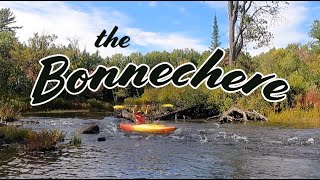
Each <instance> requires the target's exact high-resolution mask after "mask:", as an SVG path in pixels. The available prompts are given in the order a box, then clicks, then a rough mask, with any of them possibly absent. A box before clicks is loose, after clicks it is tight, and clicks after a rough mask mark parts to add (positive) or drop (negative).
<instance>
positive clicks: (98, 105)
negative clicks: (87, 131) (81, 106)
mask: <svg viewBox="0 0 320 180" xmlns="http://www.w3.org/2000/svg"><path fill="white" fill-rule="evenodd" d="M87 103H88V104H89V109H90V110H92V111H99V110H106V111H113V106H112V105H111V104H110V103H107V102H103V101H99V100H96V99H88V100H87Z"/></svg>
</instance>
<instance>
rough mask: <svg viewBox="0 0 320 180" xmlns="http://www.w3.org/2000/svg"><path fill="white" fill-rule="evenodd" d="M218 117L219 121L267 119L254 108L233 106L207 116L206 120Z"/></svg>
mask: <svg viewBox="0 0 320 180" xmlns="http://www.w3.org/2000/svg"><path fill="white" fill-rule="evenodd" d="M215 118H218V122H220V123H231V122H246V121H268V118H267V117H265V116H263V115H262V114H260V113H258V112H256V111H255V110H252V111H246V110H241V109H239V108H236V107H233V108H230V109H229V110H228V111H226V112H224V113H222V114H220V115H218V116H213V117H209V118H208V119H207V120H210V119H215Z"/></svg>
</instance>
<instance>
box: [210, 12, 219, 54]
mask: <svg viewBox="0 0 320 180" xmlns="http://www.w3.org/2000/svg"><path fill="white" fill-rule="evenodd" d="M211 38H212V39H211V46H210V50H211V51H213V50H215V49H216V48H217V47H219V46H220V44H221V43H220V41H219V38H220V37H219V27H218V21H217V16H216V15H214V21H213V31H212V37H211Z"/></svg>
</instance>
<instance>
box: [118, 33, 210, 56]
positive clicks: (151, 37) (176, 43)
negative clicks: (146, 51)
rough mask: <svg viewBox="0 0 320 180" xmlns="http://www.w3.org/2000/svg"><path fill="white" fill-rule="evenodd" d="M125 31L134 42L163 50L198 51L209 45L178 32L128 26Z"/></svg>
mask: <svg viewBox="0 0 320 180" xmlns="http://www.w3.org/2000/svg"><path fill="white" fill-rule="evenodd" d="M124 31H125V32H126V34H128V35H129V36H130V37H132V38H131V41H132V42H134V43H136V44H138V45H140V46H154V47H158V48H160V49H163V50H172V49H184V48H194V49H196V50H198V51H204V50H206V49H208V47H207V46H204V45H202V44H201V42H200V41H199V40H197V39H193V38H188V37H185V36H183V35H181V34H177V33H170V34H163V33H155V32H145V31H142V30H141V29H138V28H126V29H124Z"/></svg>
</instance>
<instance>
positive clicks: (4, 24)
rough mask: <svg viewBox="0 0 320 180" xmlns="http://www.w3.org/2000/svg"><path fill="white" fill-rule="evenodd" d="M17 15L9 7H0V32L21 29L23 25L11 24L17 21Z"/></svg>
mask: <svg viewBox="0 0 320 180" xmlns="http://www.w3.org/2000/svg"><path fill="white" fill-rule="evenodd" d="M15 19H16V17H15V16H14V15H13V13H12V12H11V10H10V9H9V8H2V9H0V32H3V31H10V32H15V30H16V29H20V28H21V26H11V27H10V25H11V24H13V23H15V22H16V20H15Z"/></svg>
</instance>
